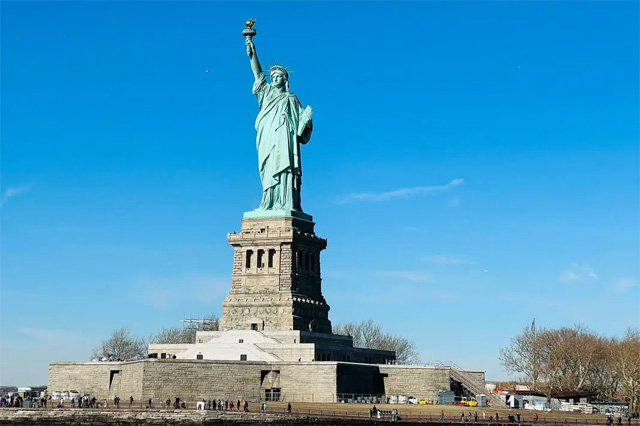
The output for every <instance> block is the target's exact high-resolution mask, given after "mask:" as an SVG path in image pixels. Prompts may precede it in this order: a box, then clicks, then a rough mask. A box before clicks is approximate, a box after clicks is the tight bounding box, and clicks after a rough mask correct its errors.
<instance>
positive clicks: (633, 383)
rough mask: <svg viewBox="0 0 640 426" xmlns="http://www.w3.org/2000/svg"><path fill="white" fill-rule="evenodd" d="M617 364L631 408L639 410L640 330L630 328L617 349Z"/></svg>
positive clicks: (635, 410) (621, 382)
mask: <svg viewBox="0 0 640 426" xmlns="http://www.w3.org/2000/svg"><path fill="white" fill-rule="evenodd" d="M615 360H616V366H617V368H616V369H617V372H618V374H619V377H620V384H621V385H622V391H623V395H624V397H625V399H626V400H627V401H629V409H630V411H632V412H637V411H638V405H639V402H640V331H639V330H638V329H629V330H627V334H626V336H625V337H624V339H622V340H621V341H620V343H619V344H618V347H617V350H616V356H615Z"/></svg>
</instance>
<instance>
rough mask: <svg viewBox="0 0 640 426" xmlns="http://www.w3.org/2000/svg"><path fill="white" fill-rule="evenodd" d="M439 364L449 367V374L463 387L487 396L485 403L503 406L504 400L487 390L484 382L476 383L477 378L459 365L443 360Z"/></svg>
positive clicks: (476, 393) (475, 393)
mask: <svg viewBox="0 0 640 426" xmlns="http://www.w3.org/2000/svg"><path fill="white" fill-rule="evenodd" d="M438 364H439V365H440V366H443V367H449V371H450V373H449V374H450V376H451V378H452V379H453V380H455V381H456V382H459V383H460V384H462V386H463V387H464V388H466V389H467V390H469V391H470V392H471V393H473V394H474V395H478V394H483V395H486V396H487V403H490V405H491V406H492V407H504V405H505V404H504V401H503V400H502V399H500V398H499V397H498V396H496V395H494V394H492V393H491V392H489V391H488V390H487V389H486V388H485V387H484V383H482V384H481V383H478V381H477V380H475V379H474V377H473V376H471V375H470V374H468V373H467V372H465V371H464V370H463V369H462V368H460V366H458V365H456V364H455V363H454V362H451V361H445V362H441V363H438Z"/></svg>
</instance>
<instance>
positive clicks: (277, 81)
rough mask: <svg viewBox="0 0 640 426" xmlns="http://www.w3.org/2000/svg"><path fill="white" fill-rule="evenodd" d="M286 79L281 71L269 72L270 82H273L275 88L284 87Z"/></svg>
mask: <svg viewBox="0 0 640 426" xmlns="http://www.w3.org/2000/svg"><path fill="white" fill-rule="evenodd" d="M286 81H287V79H286V77H285V76H284V74H282V73H281V72H277V71H275V72H273V73H271V84H273V85H274V86H275V87H277V88H281V87H284V85H285V83H286Z"/></svg>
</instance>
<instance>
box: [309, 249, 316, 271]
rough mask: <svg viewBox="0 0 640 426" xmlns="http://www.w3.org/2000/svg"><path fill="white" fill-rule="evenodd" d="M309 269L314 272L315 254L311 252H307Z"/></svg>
mask: <svg viewBox="0 0 640 426" xmlns="http://www.w3.org/2000/svg"><path fill="white" fill-rule="evenodd" d="M309 270H310V271H311V272H316V256H315V254H313V253H309Z"/></svg>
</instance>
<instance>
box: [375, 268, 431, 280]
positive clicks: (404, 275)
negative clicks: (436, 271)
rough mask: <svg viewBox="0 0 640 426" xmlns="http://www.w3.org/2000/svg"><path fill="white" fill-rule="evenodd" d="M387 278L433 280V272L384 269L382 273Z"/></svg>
mask: <svg viewBox="0 0 640 426" xmlns="http://www.w3.org/2000/svg"><path fill="white" fill-rule="evenodd" d="M380 275H382V276H383V277H387V278H400V279H403V280H407V281H413V282H415V283H423V282H427V281H430V280H431V274H430V273H428V272H426V271H420V270H399V271H382V272H381V273H380Z"/></svg>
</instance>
